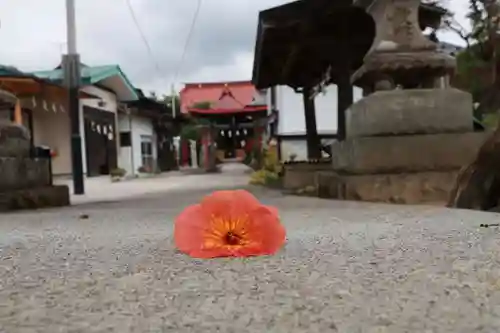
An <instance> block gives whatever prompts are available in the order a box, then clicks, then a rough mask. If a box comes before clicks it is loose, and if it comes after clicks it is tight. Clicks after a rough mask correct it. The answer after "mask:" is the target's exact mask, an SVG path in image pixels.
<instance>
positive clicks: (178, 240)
mask: <svg viewBox="0 0 500 333" xmlns="http://www.w3.org/2000/svg"><path fill="white" fill-rule="evenodd" d="M207 224H208V221H207V217H206V216H205V215H204V214H203V210H202V209H201V206H200V205H192V206H189V207H187V208H186V209H184V210H183V211H182V213H180V214H179V215H178V216H177V217H176V219H175V224H174V242H175V246H176V247H177V248H178V249H179V250H180V251H182V252H184V253H187V254H191V253H192V252H193V251H196V250H199V249H201V248H202V245H203V241H204V238H203V236H204V231H205V228H206V227H207Z"/></svg>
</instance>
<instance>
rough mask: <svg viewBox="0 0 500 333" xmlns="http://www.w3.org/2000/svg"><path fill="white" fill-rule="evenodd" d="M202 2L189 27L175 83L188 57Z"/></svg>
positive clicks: (176, 71)
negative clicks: (187, 53)
mask: <svg viewBox="0 0 500 333" xmlns="http://www.w3.org/2000/svg"><path fill="white" fill-rule="evenodd" d="M201 2H202V1H201V0H198V4H197V5H196V10H195V12H194V15H193V20H192V21H191V26H190V27H189V31H188V35H187V37H186V43H185V44H184V48H183V50H182V54H181V58H180V60H179V63H178V65H177V68H176V70H175V75H174V80H173V81H174V82H175V81H176V80H177V77H178V76H179V72H180V69H181V67H182V64H183V63H184V58H185V57H186V52H187V49H188V47H189V42H190V41H191V37H192V35H193V31H194V27H195V26H196V21H197V20H198V15H199V14H200V8H201Z"/></svg>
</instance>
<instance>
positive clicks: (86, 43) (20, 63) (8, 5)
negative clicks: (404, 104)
mask: <svg viewBox="0 0 500 333" xmlns="http://www.w3.org/2000/svg"><path fill="white" fill-rule="evenodd" d="M333 1H334V0H333ZM287 2H290V1H287V0H204V1H203V3H202V7H201V11H200V14H199V17H198V20H197V23H196V26H195V29H194V31H193V35H192V39H191V43H190V45H189V48H188V50H187V53H186V57H185V61H184V63H183V65H182V67H181V69H180V71H179V76H178V77H177V79H176V81H177V83H178V86H179V87H180V83H182V82H193V81H194V82H206V81H230V80H249V79H251V75H252V62H253V48H254V38H255V32H256V27H257V15H258V12H259V11H260V10H263V9H266V8H269V7H273V6H277V5H280V4H284V3H287ZM449 2H450V3H452V4H450V5H449V7H450V9H451V10H452V11H454V12H456V13H457V19H458V20H459V21H460V22H461V23H463V24H464V25H467V22H466V20H465V19H464V14H465V12H466V2H467V0H451V1H449ZM131 3H132V6H133V8H134V9H135V13H136V16H137V19H138V21H139V23H140V25H141V27H142V30H143V31H144V33H145V35H146V36H147V39H148V40H149V43H150V45H151V48H152V52H153V54H154V58H155V60H156V62H157V63H158V67H159V69H160V70H158V69H157V66H155V63H154V61H153V60H152V59H151V56H150V55H149V53H148V50H147V48H146V46H145V45H144V43H143V42H142V39H141V37H140V34H139V32H138V31H137V28H136V26H135V25H134V21H133V19H132V17H131V15H130V12H129V11H128V8H127V5H126V2H125V0H76V6H77V34H78V38H77V43H78V49H79V53H80V54H81V57H82V62H84V63H86V64H87V65H105V64H118V65H120V66H121V68H122V70H123V71H124V72H125V74H126V75H127V76H128V77H129V78H130V80H131V81H132V82H133V84H134V85H136V86H137V87H139V88H142V89H144V90H145V92H148V91H151V90H154V91H156V92H158V93H159V94H161V93H164V92H168V90H169V86H170V84H171V82H172V80H173V77H174V73H175V71H176V68H177V67H178V64H179V60H180V58H181V53H182V49H183V46H184V43H185V41H186V37H187V32H188V30H189V29H188V28H189V26H190V24H191V20H192V17H193V14H194V12H195V9H196V5H197V0H182V1H181V0H131ZM64 6H65V1H64V0H0V21H1V28H0V40H1V42H2V43H1V45H2V47H1V49H0V64H4V65H12V66H16V67H18V68H19V69H21V70H27V71H31V70H45V69H52V68H54V67H56V66H57V65H58V64H59V62H60V59H61V54H62V52H65V50H66V45H65V44H64V41H65V39H66V21H65V7H64ZM441 38H442V39H443V40H446V41H449V42H453V43H458V44H460V43H461V41H460V38H457V37H456V36H454V35H453V34H451V33H445V34H443V35H441Z"/></svg>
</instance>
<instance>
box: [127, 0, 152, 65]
mask: <svg viewBox="0 0 500 333" xmlns="http://www.w3.org/2000/svg"><path fill="white" fill-rule="evenodd" d="M125 3H126V4H127V7H128V10H129V12H130V16H132V20H133V21H134V24H135V27H136V28H137V31H138V32H139V35H140V36H141V39H142V41H143V43H144V45H145V46H146V49H147V51H148V54H149V57H150V58H151V60H152V61H153V63H154V65H155V67H156V70H157V71H158V72H160V73H161V69H160V66H159V65H158V62H157V61H156V58H155V56H154V54H153V50H152V48H151V45H150V44H149V42H148V39H147V38H146V35H145V34H144V32H143V31H142V28H141V25H140V24H139V21H138V20H137V16H136V15H135V11H134V8H133V7H132V4H131V3H130V0H125Z"/></svg>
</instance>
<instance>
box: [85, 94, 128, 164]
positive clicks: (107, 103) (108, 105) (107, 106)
mask: <svg viewBox="0 0 500 333" xmlns="http://www.w3.org/2000/svg"><path fill="white" fill-rule="evenodd" d="M81 90H82V91H84V92H86V93H89V94H92V95H94V96H97V97H99V98H84V99H81V100H80V135H81V137H82V161H83V172H84V173H87V155H86V146H85V125H84V122H83V107H84V106H88V107H92V108H95V109H99V110H103V111H108V112H112V113H114V114H115V125H116V122H117V119H116V114H117V109H118V102H117V99H116V95H115V94H114V93H112V92H109V91H106V90H104V89H101V88H98V87H95V86H86V87H83V88H81ZM100 101H103V102H104V104H103V105H102V106H100V105H99V102H100ZM116 128H118V126H116ZM118 141H119V140H116V142H117V145H118V144H119V143H118ZM118 149H119V146H117V151H119V150H118Z"/></svg>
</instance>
